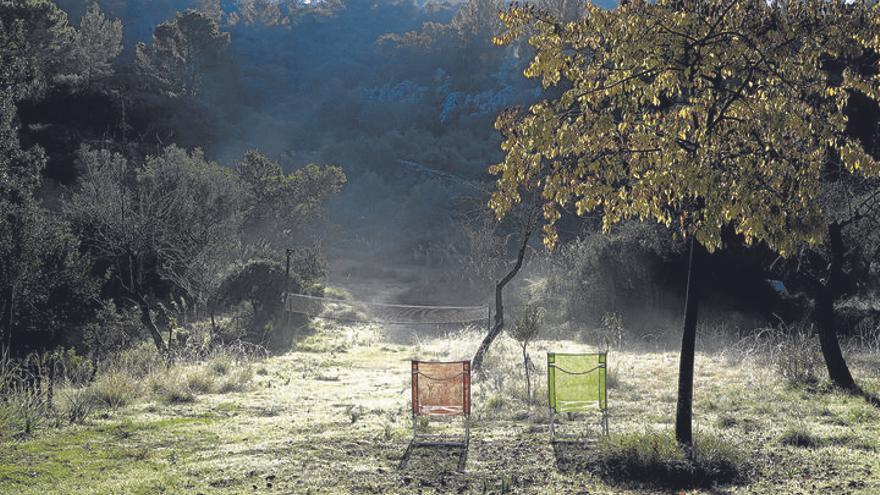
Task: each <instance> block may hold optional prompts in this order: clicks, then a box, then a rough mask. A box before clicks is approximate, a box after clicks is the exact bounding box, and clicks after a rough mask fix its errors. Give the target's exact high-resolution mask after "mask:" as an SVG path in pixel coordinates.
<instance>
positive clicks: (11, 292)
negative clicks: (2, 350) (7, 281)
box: [6, 282, 15, 354]
mask: <svg viewBox="0 0 880 495" xmlns="http://www.w3.org/2000/svg"><path fill="white" fill-rule="evenodd" d="M14 321H15V282H13V283H12V284H11V285H10V286H9V315H8V318H7V320H6V325H7V326H6V352H9V353H10V354H11V353H12V326H13V323H14Z"/></svg>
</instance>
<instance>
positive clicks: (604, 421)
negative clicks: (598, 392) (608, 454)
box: [602, 410, 608, 437]
mask: <svg viewBox="0 0 880 495" xmlns="http://www.w3.org/2000/svg"><path fill="white" fill-rule="evenodd" d="M602 433H604V434H605V436H606V437H607V436H608V410H605V411H602Z"/></svg>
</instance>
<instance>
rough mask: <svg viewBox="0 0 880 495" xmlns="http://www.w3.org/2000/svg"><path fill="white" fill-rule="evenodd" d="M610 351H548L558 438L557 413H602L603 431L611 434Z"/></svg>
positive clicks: (553, 432)
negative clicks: (608, 384)
mask: <svg viewBox="0 0 880 495" xmlns="http://www.w3.org/2000/svg"><path fill="white" fill-rule="evenodd" d="M607 361H608V356H607V354H606V353H604V352H603V353H592V354H571V353H555V352H550V353H547V385H548V389H549V390H548V397H549V400H550V435H551V438H552V439H556V438H557V437H558V436H562V435H557V434H556V423H555V417H556V414H559V413H588V412H592V411H597V412H598V413H599V414H600V422H601V427H602V432H603V433H604V434H605V435H607V434H608V394H607V383H606V380H607V368H606V363H607Z"/></svg>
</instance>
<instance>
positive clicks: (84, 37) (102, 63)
mask: <svg viewBox="0 0 880 495" xmlns="http://www.w3.org/2000/svg"><path fill="white" fill-rule="evenodd" d="M120 53H122V22H121V21H119V20H118V19H114V20H110V19H107V17H106V16H105V15H104V13H103V12H101V8H100V7H99V6H98V4H97V3H92V4H90V5H89V7H88V9H87V10H86V13H85V15H84V16H83V18H82V19H81V20H80V24H79V30H78V31H77V32H76V34H75V35H74V39H73V47H72V49H71V55H70V57H71V58H72V59H73V60H75V61H76V62H75V63H76V65H77V66H78V67H80V68H81V69H80V70H79V71H78V72H80V73H81V77H82V78H83V79H84V80H85V82H86V84H88V83H91V82H92V81H94V80H95V79H99V78H103V77H107V76H109V75H110V74H112V72H113V65H112V64H113V61H114V60H115V59H116V57H118V56H119V54H120Z"/></svg>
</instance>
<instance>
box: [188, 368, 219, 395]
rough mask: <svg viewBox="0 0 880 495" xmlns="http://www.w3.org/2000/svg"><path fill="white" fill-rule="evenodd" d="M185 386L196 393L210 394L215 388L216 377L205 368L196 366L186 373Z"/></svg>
mask: <svg viewBox="0 0 880 495" xmlns="http://www.w3.org/2000/svg"><path fill="white" fill-rule="evenodd" d="M186 386H187V388H188V389H189V390H191V391H192V392H195V393H197V394H210V393H212V392H213V391H214V390H215V389H216V388H217V378H216V376H215V375H214V374H213V373H211V371H210V370H209V369H207V368H197V369H193V370H191V371H189V372H188V373H187V374H186Z"/></svg>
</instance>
